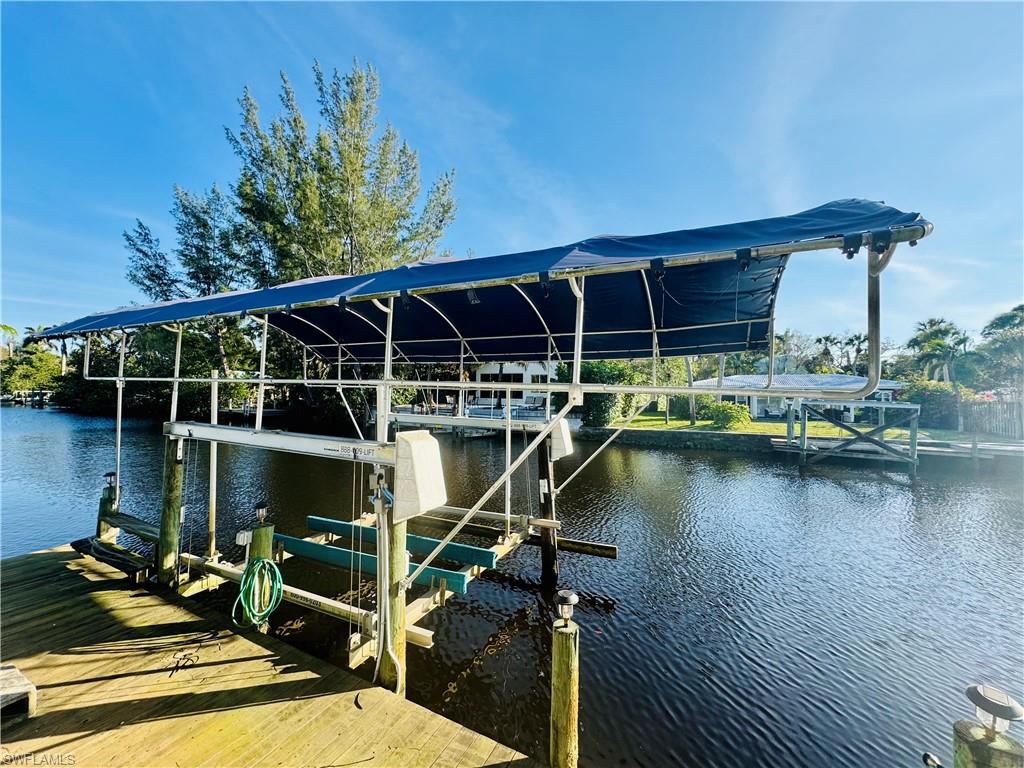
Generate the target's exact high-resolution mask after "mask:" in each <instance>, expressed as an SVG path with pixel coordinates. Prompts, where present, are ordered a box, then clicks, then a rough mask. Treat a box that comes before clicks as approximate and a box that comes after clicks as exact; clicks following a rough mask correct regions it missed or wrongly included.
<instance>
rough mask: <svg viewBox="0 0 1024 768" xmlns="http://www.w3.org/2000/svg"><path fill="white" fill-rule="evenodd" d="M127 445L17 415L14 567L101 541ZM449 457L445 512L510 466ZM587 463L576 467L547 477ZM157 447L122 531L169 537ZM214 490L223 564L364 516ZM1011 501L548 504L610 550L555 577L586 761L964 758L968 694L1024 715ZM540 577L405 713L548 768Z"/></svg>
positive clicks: (335, 629) (771, 487) (495, 457)
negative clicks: (568, 605) (959, 738)
mask: <svg viewBox="0 0 1024 768" xmlns="http://www.w3.org/2000/svg"><path fill="white" fill-rule="evenodd" d="M112 426H113V424H112V421H111V420H109V419H98V418H86V417H80V416H74V415H70V414H65V413H60V412H56V411H49V410H47V411H33V410H26V409H14V408H4V409H2V412H0V430H2V440H3V442H2V449H3V462H2V475H0V478H2V485H0V489H2V504H3V510H2V519H0V533H2V553H3V555H4V556H5V557H6V556H10V555H15V554H19V553H23V552H28V551H32V550H35V549H40V548H45V547H50V546H54V545H57V544H61V543H65V542H67V541H70V540H72V539H75V538H79V537H83V536H86V535H89V534H90V533H91V532H92V531H93V530H94V528H95V519H96V518H95V515H96V505H97V499H98V496H99V490H100V486H101V485H102V475H103V473H104V472H106V471H108V470H111V469H112V468H113V432H112ZM441 439H442V443H443V450H444V454H445V466H446V480H447V484H448V491H449V497H450V501H451V503H453V504H460V505H466V506H468V505H470V504H472V503H473V502H474V501H475V500H476V498H477V495H478V494H479V493H480V492H481V491H482V490H483V489H484V488H486V486H487V485H489V483H490V482H491V481H492V480H493V478H495V477H496V476H497V475H498V473H499V472H500V470H501V468H502V467H503V465H504V455H503V444H502V441H500V440H480V439H478V440H467V441H464V442H461V443H457V442H452V441H450V440H448V439H447V438H444V437H442V438H441ZM516 443H517V445H520V443H521V438H519V437H517V438H516ZM595 447H596V445H595V444H582V445H581V446H579V450H578V451H577V454H576V455H575V456H573V457H570V458H568V459H565V460H563V461H562V462H560V463H559V464H558V466H557V473H558V475H559V476H561V477H566V476H567V475H568V473H569V472H570V471H571V470H572V469H574V468H575V467H576V466H578V464H579V462H580V461H581V459H582V457H584V456H586V455H588V454H589V453H590V452H591V451H592V450H593V449H594V448H595ZM162 450H163V448H162V444H161V441H160V437H159V428H158V427H157V426H156V425H153V424H149V423H141V422H129V424H128V426H127V428H126V431H125V439H124V454H123V456H124V458H123V486H124V502H123V508H124V510H125V511H126V512H129V513H131V514H135V515H138V516H140V517H143V518H147V519H151V520H156V519H157V516H158V512H157V510H158V506H159V485H160V465H161V457H162ZM187 459H188V462H189V463H188V472H187V474H186V486H187V489H186V490H187V498H188V500H189V504H188V512H189V514H188V516H187V518H186V524H185V537H184V538H185V545H186V548H187V547H188V546H189V544H190V542H191V547H192V549H193V550H195V551H197V552H199V551H201V549H202V547H203V544H204V542H205V540H206V533H205V523H204V520H205V517H206V503H205V493H206V484H207V461H208V459H207V453H206V448H205V446H203V447H196V448H194V449H192V450H190V451H189V454H188V456H187ZM220 467H221V470H220V474H219V478H220V495H219V510H220V513H219V517H218V522H219V528H218V534H219V537H218V538H219V544H220V546H221V548H222V549H224V550H226V551H228V552H229V553H230V552H231V550H232V547H233V541H234V532H235V531H236V530H237V529H238V528H240V527H248V526H250V525H251V524H252V507H253V502H254V501H255V500H257V499H259V498H263V497H265V498H267V499H268V500H269V503H270V507H271V510H272V511H271V515H272V518H273V521H274V522H275V523H276V525H277V527H278V530H280V531H282V532H285V533H293V534H297V535H304V534H305V533H306V528H305V522H304V521H305V516H306V515H307V514H319V515H326V516H334V517H341V518H345V519H351V516H352V505H353V487H352V468H351V466H350V465H348V464H346V463H342V462H332V461H329V460H323V459H314V458H304V457H296V456H288V455H283V454H274V453H263V452H258V451H255V450H250V449H240V448H232V447H230V446H222V447H221V449H220ZM1015 470H1016V471H1015ZM532 471H533V482H532V483H529V482H527V478H526V475H525V474H523V475H521V476H520V477H518V478H517V479H516V482H515V487H514V494H513V498H514V503H515V505H516V508H517V509H520V508H523V507H524V506H525V505H526V504H528V503H530V502H531V501H532V502H533V503H535V502H536V491H535V490H534V489H535V487H536V486H535V483H536V468H533V470H532ZM360 482H361V481H360V480H359V479H357V481H356V483H357V487H356V488H355V495H356V496H357V497H363V496H365V489H361V488H360V487H359V483H360ZM1022 495H1024V490H1022V479H1021V473H1020V471H1019V467H1018V468H1015V467H1012V466H1011V467H1004V468H1003V469H995V468H982V470H981V471H979V472H975V471H973V470H972V469H971V467H970V465H969V462H964V466H961V467H953V466H950V465H948V464H939V465H927V464H926V465H924V466H923V467H922V471H921V473H920V476H919V479H918V482H917V484H916V485H914V486H911V485H910V484H909V483H908V481H907V479H906V478H905V476H903V475H900V474H897V473H883V472H880V471H879V470H878V469H877V468H875V467H871V468H862V467H851V466H822V467H818V468H815V469H814V471H813V472H808V473H807V474H806V475H805V476H803V477H802V476H801V475H800V473H799V471H798V469H797V468H796V467H795V466H794V465H792V464H788V463H784V462H782V461H776V460H772V459H768V458H762V457H751V456H741V455H729V454H708V453H697V452H682V451H668V450H652V449H640V448H628V447H613V448H610V449H608V450H607V451H606V452H605V453H604V454H603V455H602V456H600V457H599V458H598V459H596V460H595V461H594V462H593V463H592V464H590V465H589V466H588V467H587V469H586V470H585V471H584V472H583V473H582V475H581V476H580V477H579V478H578V479H577V481H575V482H574V483H573V484H572V485H570V486H569V487H568V488H567V489H566V490H565V492H564V493H563V494H562V495H561V496H560V497H559V499H558V514H559V517H560V518H561V519H562V521H563V523H564V533H565V535H567V536H571V537H573V538H580V539H589V540H596V541H603V542H609V543H614V544H617V545H618V546H619V559H618V560H616V561H611V560H603V559H597V558H590V557H584V556H580V555H573V554H568V553H565V554H563V555H562V556H561V568H562V575H561V581H562V584H563V585H565V586H571V587H573V588H574V589H576V590H577V591H578V592H579V593H580V595H581V599H580V604H579V606H578V608H577V612H576V619H577V621H578V623H579V624H580V626H581V628H582V636H581V642H580V645H581V657H582V662H581V694H580V701H581V712H580V720H581V731H582V734H581V744H582V760H583V762H584V764H587V765H594V766H606V765H626V766H632V765H649V766H675V765H689V766H698V765H699V766H738V765H766V766H768V765H770V766H780V765H786V766H826V765H835V766H839V765H851V766H852V765H878V766H914V765H919V764H920V757H919V756H920V753H921V752H922V751H924V750H930V751H934V752H937V753H938V754H940V755H941V756H943V757H945V758H946V759H947V760H949V758H950V754H949V753H950V748H949V741H950V729H951V724H952V722H953V721H954V720H955V719H957V718H958V717H961V716H964V715H967V714H968V713H969V708H968V705H967V702H966V700H965V699H964V697H963V689H964V688H965V687H966V686H967V685H968V684H970V683H972V682H978V681H986V682H991V683H995V684H1000V685H1002V686H1005V687H1008V688H1009V689H1010V690H1011V691H1012V692H1013V693H1015V694H1017V695H1020V694H1021V690H1020V689H1021V677H1022V669H1024V650H1022V641H1021V628H1022V610H1021V595H1022V594H1024V577H1022V572H1021V553H1022V551H1024V512H1022ZM500 497H501V494H499V495H498V499H496V502H497V504H492V505H490V506H491V508H494V509H498V508H499V506H500ZM193 512H194V514H192V513H193ZM539 560H540V558H539V550H537V549H536V548H532V547H523V548H521V549H520V550H518V551H517V552H516V553H515V554H514V555H512V556H511V557H510V558H508V559H506V560H504V561H502V563H501V564H500V567H499V569H498V570H497V571H494V572H491V573H488V574H485V576H484V577H483V578H482V579H480V580H479V581H477V582H475V583H473V584H472V585H471V587H470V591H469V594H467V595H465V596H461V597H459V596H456V597H454V598H452V599H451V600H450V601H449V603H448V605H447V607H446V608H445V609H443V610H438V611H436V612H434V613H433V614H431V615H430V616H429V617H428V618H427V619H426V620H424V621H423V622H422V625H423V626H425V627H428V628H430V629H433V630H434V637H435V646H434V648H433V649H431V650H429V651H427V650H422V649H419V648H410V649H409V667H410V670H409V695H410V697H411V698H413V699H414V700H415V701H418V702H420V703H422V704H424V705H425V706H427V707H429V708H431V709H433V710H435V711H438V712H441V713H442V714H444V715H446V716H448V717H450V718H452V719H454V720H456V721H458V722H460V723H463V724H465V725H467V726H469V727H471V728H474V729H476V730H478V731H481V732H483V733H486V734H488V735H490V736H492V737H494V738H496V739H498V740H500V741H502V742H505V743H507V744H510V745H513V746H515V747H517V748H519V749H521V750H523V751H526V752H529V753H531V754H534V755H538V756H543V755H545V754H546V751H547V727H548V707H549V683H548V680H547V678H546V670H547V668H548V664H549V662H548V659H549V654H550V639H549V638H550V626H551V622H552V619H553V616H552V612H551V609H550V607H549V605H548V604H547V602H546V600H545V599H544V598H543V597H542V596H541V595H540V592H539V588H538V585H537V579H538V575H539V573H538V571H539ZM284 571H285V575H286V579H287V580H288V581H290V582H292V583H295V584H297V585H300V586H305V587H307V588H311V589H314V590H316V591H319V592H323V593H327V594H332V595H341V594H343V593H346V592H349V591H350V590H351V589H352V588H353V587H354V586H355V584H354V583H353V580H352V577H351V575H350V574H348V573H347V572H344V571H336V570H333V569H330V568H325V567H320V566H317V565H313V564H308V563H302V562H299V561H298V559H297V558H294V559H292V560H290V561H288V563H286V565H285V566H284ZM230 597H231V594H228V595H227V598H230ZM364 599H366V598H364ZM222 600H224V598H222ZM276 629H277V631H278V632H282V633H285V634H286V635H287V636H288V638H289V639H290V640H291V641H292V642H295V643H297V644H298V645H300V646H302V647H305V648H307V649H309V650H311V651H314V652H316V653H318V654H320V655H323V656H327V657H329V658H332V659H334V660H335V661H337V662H339V663H343V662H344V659H345V647H346V639H347V631H348V630H347V627H346V626H345V625H344V624H339V623H337V622H334V621H331V620H327V619H324V618H322V617H319V616H316V615H309V614H304V613H301V612H299V611H298V610H297V609H294V608H292V607H290V606H285V607H283V608H282V609H280V611H279V614H278V616H277V617H276ZM363 673H364V674H366V671H365V670H364V671H363Z"/></svg>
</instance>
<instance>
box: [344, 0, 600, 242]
mask: <svg viewBox="0 0 1024 768" xmlns="http://www.w3.org/2000/svg"><path fill="white" fill-rule="evenodd" d="M332 9H333V10H334V12H335V13H336V14H338V15H339V16H340V17H341V18H342V19H343V20H344V21H345V22H346V25H347V27H348V28H349V29H351V30H353V31H355V32H357V33H358V34H360V35H361V36H363V37H364V38H365V39H366V40H367V42H368V43H369V44H370V45H371V46H372V47H373V48H375V49H376V51H377V52H378V56H379V58H380V60H382V61H386V62H387V65H388V67H389V68H391V69H392V71H393V74H394V76H393V77H391V78H389V80H388V82H387V83H386V87H387V88H389V89H391V88H394V89H395V90H397V91H398V92H399V93H400V94H401V96H402V98H403V99H404V100H405V101H406V102H407V103H408V104H409V106H410V107H411V110H410V112H408V113H406V114H411V116H412V117H413V119H415V120H416V121H417V123H418V124H420V125H421V126H423V128H424V130H425V131H427V132H429V133H430V135H431V137H432V142H431V144H432V146H433V148H434V149H435V150H436V153H437V154H438V155H441V156H444V157H453V158H458V159H459V163H458V168H459V169H460V170H459V171H458V173H459V174H460V175H459V176H457V179H456V183H457V184H458V179H459V178H465V177H466V176H470V175H471V176H472V178H471V179H470V181H471V183H472V184H473V186H474V187H475V188H477V189H478V194H480V193H483V194H487V193H488V191H490V193H491V194H492V195H493V196H494V197H499V198H500V197H507V196H509V195H511V196H512V197H513V198H514V199H515V200H516V201H517V203H518V204H517V206H516V210H512V211H510V210H509V209H508V207H507V206H506V207H505V209H504V210H502V206H500V205H495V204H492V205H490V206H486V205H485V206H483V207H484V208H487V209H488V210H487V211H486V212H484V211H480V212H475V213H476V214H477V216H478V218H485V219H486V223H487V225H488V229H490V231H491V232H492V233H493V234H494V235H495V238H494V239H495V240H498V241H502V242H503V243H504V247H506V248H527V247H538V246H547V245H550V244H551V243H553V242H558V243H564V242H571V241H573V240H577V239H579V238H581V237H585V236H586V235H588V234H591V233H590V232H589V228H590V226H591V225H589V224H588V221H589V220H590V219H589V216H588V215H586V214H584V212H583V207H582V206H581V205H579V204H578V203H577V200H576V197H577V196H576V194H575V191H574V190H573V188H572V183H571V182H570V181H569V180H567V179H564V178H561V177H559V176H558V175H556V174H554V173H552V172H551V171H550V170H548V169H546V168H542V167H540V166H538V165H537V164H536V163H534V162H532V161H530V160H529V159H527V158H526V157H524V156H523V155H522V154H521V153H520V151H519V150H518V149H517V148H516V147H515V145H514V144H513V142H512V141H510V139H509V137H508V135H507V132H508V129H509V127H510V126H511V125H512V123H513V118H512V117H510V116H508V115H506V114H504V113H502V112H501V111H499V110H498V109H495V108H494V107H492V106H491V105H490V104H488V103H487V102H485V101H484V100H482V99H481V98H478V97H477V96H476V95H474V94H472V93H470V92H469V91H467V90H466V89H465V88H463V87H461V86H460V85H459V84H458V83H457V82H456V80H455V78H454V77H453V76H452V75H451V74H450V73H448V72H446V67H445V65H444V62H443V61H441V60H440V59H438V57H437V56H435V55H434V54H433V53H432V52H431V51H430V50H428V49H427V48H426V47H424V46H422V45H420V44H419V42H418V41H417V40H415V39H412V38H408V37H404V36H402V35H400V34H398V33H397V32H395V31H394V30H393V29H392V28H390V27H388V26H387V25H385V24H384V23H382V22H381V21H380V20H379V19H378V18H376V16H375V14H374V13H372V12H368V11H367V10H366V8H365V7H363V6H356V5H335V6H332ZM394 70H397V71H394ZM461 169H465V170H464V171H463V170H461ZM485 202H486V201H485ZM492 202H493V201H492ZM478 247H479V248H481V249H486V251H487V252H488V253H490V248H488V246H487V244H479V246H478Z"/></svg>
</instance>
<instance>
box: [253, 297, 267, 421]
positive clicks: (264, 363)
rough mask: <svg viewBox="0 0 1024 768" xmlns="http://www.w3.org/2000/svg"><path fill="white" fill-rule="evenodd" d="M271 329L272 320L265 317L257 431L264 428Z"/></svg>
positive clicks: (258, 393)
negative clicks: (268, 335) (268, 340)
mask: <svg viewBox="0 0 1024 768" xmlns="http://www.w3.org/2000/svg"><path fill="white" fill-rule="evenodd" d="M269 331H270V321H269V320H267V318H266V317H264V318H263V343H262V344H261V345H260V383H259V386H258V387H257V400H256V431H257V432H258V431H260V430H261V429H263V395H264V393H265V391H266V386H267V385H266V383H265V382H264V379H265V378H266V376H267V334H268V333H269Z"/></svg>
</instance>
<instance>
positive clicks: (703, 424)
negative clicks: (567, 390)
mask: <svg viewBox="0 0 1024 768" xmlns="http://www.w3.org/2000/svg"><path fill="white" fill-rule="evenodd" d="M624 421H625V419H620V420H618V421H615V422H613V423H612V424H611V425H610V426H612V427H621V426H622V424H623V422H624ZM629 426H630V428H635V429H694V430H702V431H707V430H712V431H713V430H716V429H717V427H715V426H714V425H713V424H712V423H711V422H710V421H702V420H699V419H698V421H697V423H696V424H692V425H691V424H690V421H689V420H688V419H675V418H673V419H669V421H668V423H667V424H666V423H665V412H664V411H651V412H649V413H641V414H640V415H639V416H637V417H636V418H635V419H633V423H632V424H630V425H629ZM795 426H796V431H795V434H796V436H798V437H799V435H800V421H799V420H797V422H796V425H795ZM857 427H858V428H859V429H861V430H863V431H867V428H868V425H867V424H858V425H857ZM730 431H732V432H746V433H749V434H756V435H773V436H776V437H785V436H786V422H785V421H764V420H758V421H751V422H750V423H748V424H742V425H740V426H738V427H735V428H733V429H732V430H730ZM807 435H808V437H852V435H851V434H850V433H849V432H847V431H846V430H845V429H840V428H839V427H836V426H833V425H832V424H829V423H828V422H826V421H809V422H808V423H807ZM909 436H910V430H908V429H905V428H903V427H896V428H894V429H887V430H886V431H885V437H886V439H887V440H906V439H907V438H908V437H909ZM917 437H918V439H919V440H941V441H944V442H970V440H971V435H968V434H964V433H961V432H957V431H956V430H955V429H924V428H923V427H922V428H921V429H919V430H918V431H917ZM978 440H979V441H981V442H993V443H1013V442H1017V441H1015V440H1011V439H1009V438H1006V437H1000V436H998V435H978Z"/></svg>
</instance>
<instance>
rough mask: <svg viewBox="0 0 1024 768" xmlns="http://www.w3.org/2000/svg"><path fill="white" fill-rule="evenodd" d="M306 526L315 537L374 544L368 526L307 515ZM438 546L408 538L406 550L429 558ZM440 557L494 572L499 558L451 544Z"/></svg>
mask: <svg viewBox="0 0 1024 768" xmlns="http://www.w3.org/2000/svg"><path fill="white" fill-rule="evenodd" d="M306 525H308V526H309V530H311V531H317V532H318V533H334V534H337V535H339V536H345V537H347V538H349V539H352V540H356V539H359V538H360V537H361V538H362V541H367V542H370V543H376V541H377V529H376V528H372V527H370V526H368V525H355V524H354V523H350V522H346V521H345V520H334V519H332V518H329V517H317V516H316V515H309V516H308V517H307V518H306ZM440 543H441V540H440V539H432V538H430V537H429V536H416V535H414V534H411V533H410V534H407V535H406V537H405V547H406V549H408V550H409V551H410V552H412V553H413V554H414V555H429V554H430V553H431V552H433V551H434V547H436V546H437V545H438V544H440ZM441 557H442V558H444V559H445V560H452V561H454V562H456V563H463V564H465V565H479V566H482V567H484V568H494V567H495V566H496V565H497V564H498V555H497V553H496V552H494V551H493V550H491V549H485V548H484V547H474V546H472V545H471V544H456V543H454V542H452V543H451V544H449V545H448V546H446V547H445V548H444V549H442V550H441Z"/></svg>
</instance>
